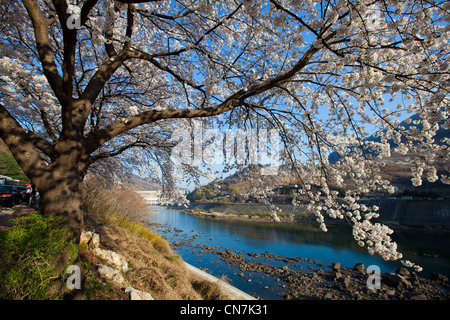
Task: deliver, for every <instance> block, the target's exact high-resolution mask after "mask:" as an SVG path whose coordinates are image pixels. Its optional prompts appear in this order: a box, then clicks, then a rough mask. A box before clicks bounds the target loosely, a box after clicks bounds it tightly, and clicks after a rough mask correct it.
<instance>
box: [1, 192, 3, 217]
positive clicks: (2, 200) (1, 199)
mask: <svg viewBox="0 0 450 320" xmlns="http://www.w3.org/2000/svg"><path fill="white" fill-rule="evenodd" d="M2 210H3V196H0V213H2Z"/></svg>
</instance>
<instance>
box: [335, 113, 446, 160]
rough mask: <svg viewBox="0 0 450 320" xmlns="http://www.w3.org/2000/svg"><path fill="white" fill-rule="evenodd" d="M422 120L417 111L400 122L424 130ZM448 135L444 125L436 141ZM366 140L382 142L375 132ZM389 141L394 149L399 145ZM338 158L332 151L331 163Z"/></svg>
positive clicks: (437, 133)
mask: <svg viewBox="0 0 450 320" xmlns="http://www.w3.org/2000/svg"><path fill="white" fill-rule="evenodd" d="M420 120H421V119H420V114H418V113H416V114H414V115H412V116H411V117H409V118H407V119H405V120H403V121H402V122H401V123H400V126H403V127H405V128H406V130H409V129H411V127H412V126H415V127H417V129H419V130H422V123H421V121H420ZM408 122H409V123H408ZM446 137H450V129H443V128H442V127H440V128H439V130H438V131H437V132H436V135H435V136H434V140H435V141H436V143H438V144H440V143H441V141H442V139H443V138H446ZM365 140H366V141H373V142H381V138H380V137H378V136H377V133H374V134H373V135H371V136H370V137H367V138H366V139H365ZM402 142H404V140H403V139H402ZM388 143H389V144H390V146H391V149H394V148H396V147H397V144H396V143H394V141H393V140H388ZM396 156H399V155H398V154H396V153H395V152H392V157H396ZM338 160H339V155H338V154H337V152H332V153H331V154H330V155H329V156H328V161H329V162H330V163H331V164H334V163H336V162H337V161H338Z"/></svg>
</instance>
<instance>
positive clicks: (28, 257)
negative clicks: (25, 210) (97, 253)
mask: <svg viewBox="0 0 450 320" xmlns="http://www.w3.org/2000/svg"><path fill="white" fill-rule="evenodd" d="M77 253H78V249H77V246H76V245H75V244H74V243H73V241H69V240H68V229H66V228H62V227H61V224H60V221H59V219H57V218H51V217H46V216H42V215H39V214H36V213H34V214H30V215H28V216H25V217H21V218H18V219H16V220H15V225H14V226H12V227H9V228H8V229H7V230H6V231H3V232H0V299H20V300H22V299H33V300H34V299H37V300H41V299H59V298H61V297H60V296H59V295H58V294H57V293H56V292H55V293H52V290H51V287H52V286H53V285H55V284H57V283H58V282H60V281H63V280H64V277H65V276H66V275H65V273H64V272H65V270H66V268H64V270H63V271H62V273H61V274H58V273H57V272H56V270H55V269H56V268H55V263H54V262H55V260H56V258H57V257H59V256H60V255H62V254H68V255H69V257H70V258H69V263H68V265H70V264H71V263H72V262H73V261H74V260H75V258H76V256H77Z"/></svg>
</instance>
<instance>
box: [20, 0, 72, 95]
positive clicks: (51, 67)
mask: <svg viewBox="0 0 450 320" xmlns="http://www.w3.org/2000/svg"><path fill="white" fill-rule="evenodd" d="M23 4H24V6H25V9H26V10H27V12H28V15H29V16H30V19H31V22H32V24H33V29H34V35H35V38H36V47H37V50H38V54H39V60H40V62H41V64H42V69H43V72H44V75H45V77H46V78H47V81H48V83H49V84H50V87H51V88H52V90H53V92H54V93H55V96H56V97H57V98H58V100H60V101H61V97H62V92H63V90H62V78H61V76H60V74H59V72H58V68H57V67H56V63H55V59H54V57H53V47H52V45H51V43H50V38H49V34H48V27H49V24H50V23H51V21H49V20H47V19H46V18H45V17H44V16H43V15H42V12H41V10H40V8H39V5H38V4H37V3H36V1H33V0H23Z"/></svg>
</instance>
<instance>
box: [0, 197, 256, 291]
mask: <svg viewBox="0 0 450 320" xmlns="http://www.w3.org/2000/svg"><path fill="white" fill-rule="evenodd" d="M32 217H36V219H39V220H38V222H39V223H36V225H35V224H31V225H30V226H29V227H30V228H27V227H26V225H24V222H25V221H24V220H23V219H27V218H32ZM17 219H22V220H20V221H19V220H17ZM45 219H47V218H46V217H45V216H41V215H40V214H38V212H37V211H36V210H34V209H29V208H28V207H27V206H15V207H14V208H5V209H4V210H3V211H2V212H1V214H0V247H2V245H3V240H4V239H8V233H11V234H13V233H14V232H16V233H17V231H15V229H14V228H15V226H16V225H18V224H17V223H18V222H20V224H19V225H20V226H21V228H22V229H21V237H28V236H29V235H28V233H31V232H35V230H36V228H38V227H40V226H44V227H45V225H46V223H47V221H46V220H45ZM41 220H42V221H41ZM84 230H85V231H84V232H83V234H82V239H80V242H81V244H80V245H79V246H77V250H78V255H79V259H80V261H81V263H82V268H83V274H85V276H86V278H85V283H84V292H83V297H82V298H84V299H86V300H130V299H131V300H141V299H142V300H144V299H145V300H147V299H155V300H228V299H248V297H245V295H244V294H239V290H237V289H236V290H232V288H231V286H230V285H224V284H222V283H221V282H220V281H219V279H215V278H214V277H209V278H208V277H206V276H205V275H204V274H203V273H202V272H201V271H200V270H195V268H194V267H191V266H187V265H186V264H185V263H184V261H183V260H182V259H181V258H180V256H178V255H177V254H176V253H174V252H173V251H172V249H171V248H170V246H169V244H168V243H167V241H166V240H164V239H163V238H162V237H161V236H159V235H158V234H155V233H152V232H151V231H149V230H148V229H147V227H145V226H143V225H139V224H137V223H132V222H130V221H128V220H126V219H124V218H119V217H112V216H110V217H109V218H108V219H105V218H104V217H98V216H97V217H96V216H88V217H86V219H85V224H84ZM52 231H54V232H57V230H52ZM39 234H41V235H42V237H41V238H40V237H37V236H36V235H33V243H34V245H35V247H36V249H33V248H34V247H33V248H32V249H33V250H31V251H30V250H27V248H24V250H23V252H21V257H20V258H21V259H22V260H23V261H28V260H29V261H35V260H34V259H35V257H34V256H33V254H38V255H39V254H40V251H39V250H45V249H46V247H47V246H45V245H44V241H52V239H47V237H46V233H45V232H43V233H39ZM86 235H90V236H91V238H90V239H87V240H86V237H87V236H86ZM94 235H95V237H94ZM41 242H42V245H40V243H41ZM4 254H5V252H1V254H0V256H1V257H2V259H0V275H2V276H3V274H4V273H8V277H12V276H15V275H18V276H20V277H22V276H21V273H22V272H26V276H25V277H24V279H26V281H24V282H23V283H22V282H20V283H19V282H18V281H13V282H11V281H10V282H11V283H14V284H16V283H19V285H18V287H17V288H14V292H13V291H12V290H11V289H10V287H11V285H10V284H8V283H4V281H6V277H4V278H1V277H0V300H1V299H13V300H22V299H33V298H34V297H41V299H49V298H51V299H65V298H70V297H69V296H67V297H66V296H58V295H55V294H53V293H51V292H50V291H48V289H47V288H46V287H43V286H42V285H41V286H39V287H36V286H32V285H31V284H33V283H35V282H36V281H46V279H45V278H44V279H41V278H40V274H38V276H37V279H34V278H33V276H34V275H35V274H32V273H31V272H30V270H31V269H30V268H34V269H36V268H37V267H38V266H35V265H30V266H29V268H28V269H27V268H26V267H23V266H22V267H20V268H19V267H18V265H19V264H18V263H17V262H16V261H15V260H14V259H6V258H5V257H6V255H4ZM8 254H9V252H8ZM11 254H13V253H11ZM39 258H41V257H39ZM19 260H20V259H19ZM46 265H48V266H50V264H46ZM39 271H42V270H41V269H39ZM8 279H9V278H8ZM20 279H22V278H20ZM54 281H62V280H60V279H59V278H58V277H55V278H54ZM42 288H43V289H42ZM222 288H223V289H222ZM228 294H230V295H228ZM42 297H44V298H42ZM80 298H81V297H80Z"/></svg>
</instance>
